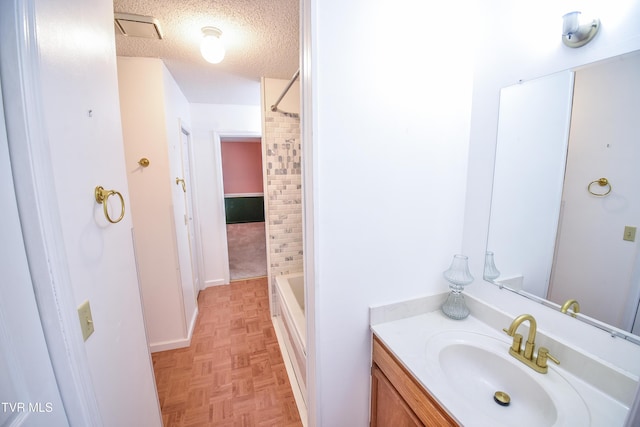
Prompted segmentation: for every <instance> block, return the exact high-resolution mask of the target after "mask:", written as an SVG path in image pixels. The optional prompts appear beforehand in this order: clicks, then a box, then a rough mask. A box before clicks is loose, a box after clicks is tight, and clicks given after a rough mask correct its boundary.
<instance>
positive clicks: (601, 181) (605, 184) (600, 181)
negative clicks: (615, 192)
mask: <svg viewBox="0 0 640 427" xmlns="http://www.w3.org/2000/svg"><path fill="white" fill-rule="evenodd" d="M593 184H598V185H599V186H600V187H609V189H608V190H607V191H606V192H605V193H594V192H593V191H591V186H592V185H593ZM611 190H612V187H611V183H610V182H609V180H608V179H607V178H600V179H596V180H595V181H591V182H590V183H589V185H588V186H587V191H588V192H589V193H591V194H593V195H594V196H598V197H604V196H606V195H607V194H609V193H611Z"/></svg>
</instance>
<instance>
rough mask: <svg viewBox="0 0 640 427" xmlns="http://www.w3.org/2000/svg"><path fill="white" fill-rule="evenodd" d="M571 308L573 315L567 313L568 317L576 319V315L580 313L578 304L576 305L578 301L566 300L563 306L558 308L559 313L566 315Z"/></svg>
mask: <svg viewBox="0 0 640 427" xmlns="http://www.w3.org/2000/svg"><path fill="white" fill-rule="evenodd" d="M572 306H573V313H569V315H570V316H571V317H576V314H578V313H580V304H578V301H576V300H574V299H568V300H567V301H566V302H565V303H564V304H562V307H560V311H561V312H562V313H566V312H567V311H568V310H569V309H570V308H571V307H572Z"/></svg>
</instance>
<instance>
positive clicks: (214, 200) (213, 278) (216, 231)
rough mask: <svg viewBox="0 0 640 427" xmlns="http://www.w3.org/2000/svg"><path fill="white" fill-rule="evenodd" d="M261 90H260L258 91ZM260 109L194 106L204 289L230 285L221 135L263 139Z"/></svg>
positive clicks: (192, 114)
mask: <svg viewBox="0 0 640 427" xmlns="http://www.w3.org/2000/svg"><path fill="white" fill-rule="evenodd" d="M257 90H259V88H257ZM260 134H261V116H260V105H255V106H247V105H214V104H191V135H192V142H193V152H194V157H195V158H194V160H195V179H196V181H197V183H198V190H197V191H198V194H197V198H198V200H197V203H198V213H199V215H200V218H199V219H200V235H201V237H202V257H203V259H204V286H205V287H206V286H214V285H222V284H225V283H229V261H228V253H227V247H226V244H227V241H226V239H227V237H226V231H225V230H226V228H225V227H226V226H225V217H224V194H223V188H222V181H221V180H222V171H221V170H220V165H221V161H220V158H219V156H220V135H222V136H234V135H237V136H260Z"/></svg>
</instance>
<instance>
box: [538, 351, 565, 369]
mask: <svg viewBox="0 0 640 427" xmlns="http://www.w3.org/2000/svg"><path fill="white" fill-rule="evenodd" d="M547 359H549V360H551V361H552V362H554V363H555V364H556V365H559V364H560V361H559V360H558V359H556V358H555V357H553V356H552V355H550V354H549V349H548V348H546V347H540V348H539V349H538V357H537V359H536V365H538V366H539V367H541V368H543V369H545V370H546V368H547Z"/></svg>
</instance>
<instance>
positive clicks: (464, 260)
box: [441, 254, 473, 320]
mask: <svg viewBox="0 0 640 427" xmlns="http://www.w3.org/2000/svg"><path fill="white" fill-rule="evenodd" d="M442 275H443V276H444V278H445V279H447V282H449V289H450V290H451V292H450V293H449V295H448V296H447V300H446V301H445V302H444V304H442V307H441V308H442V312H443V313H444V314H445V315H447V316H448V317H450V318H452V319H456V320H462V319H464V318H466V317H467V316H468V315H469V308H468V307H467V305H466V304H465V302H464V296H462V291H463V290H464V287H465V286H466V285H468V284H469V283H471V282H473V276H472V275H471V272H470V271H469V258H468V257H466V256H465V255H460V254H456V255H454V256H453V260H452V261H451V266H449V269H448V270H446V271H445V272H444V273H442Z"/></svg>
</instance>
